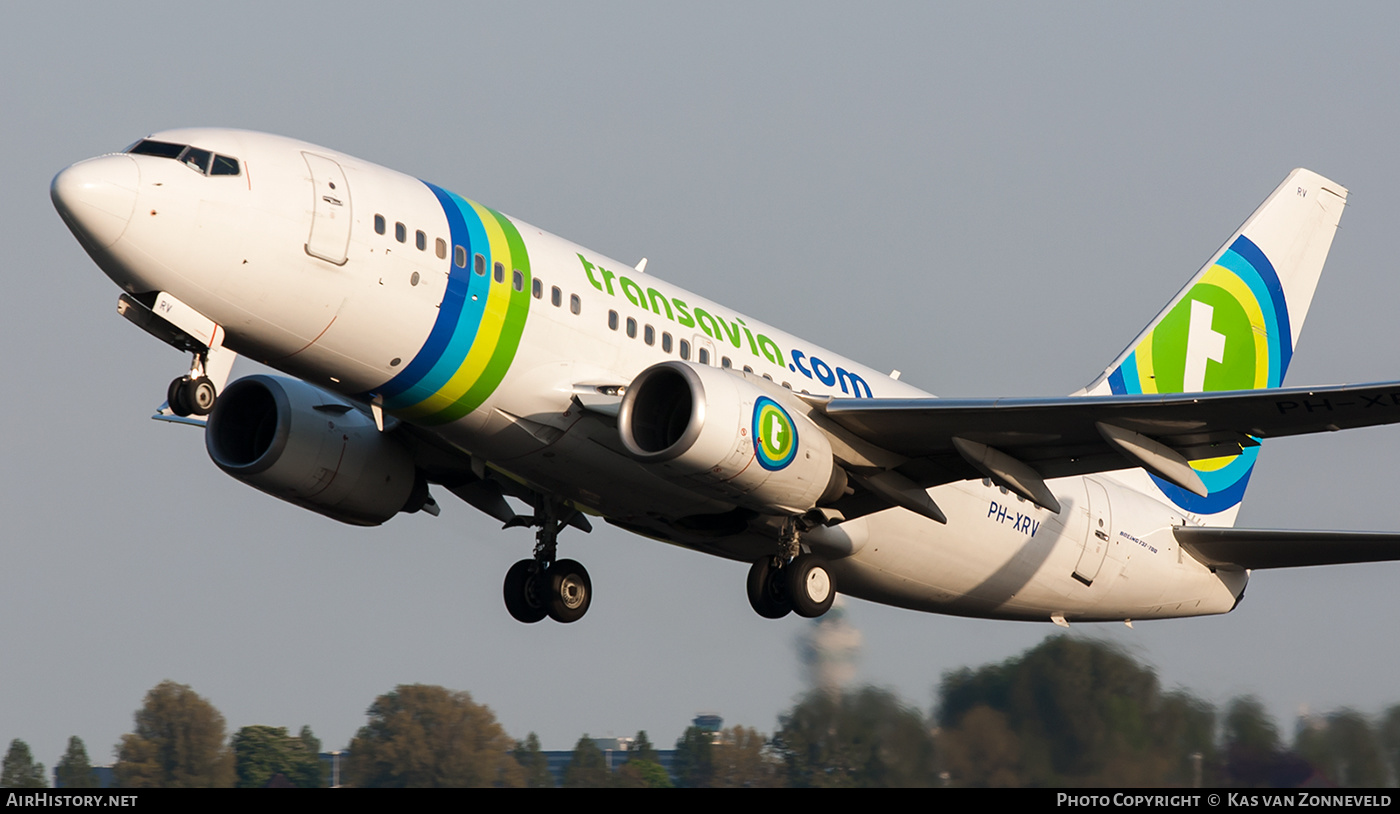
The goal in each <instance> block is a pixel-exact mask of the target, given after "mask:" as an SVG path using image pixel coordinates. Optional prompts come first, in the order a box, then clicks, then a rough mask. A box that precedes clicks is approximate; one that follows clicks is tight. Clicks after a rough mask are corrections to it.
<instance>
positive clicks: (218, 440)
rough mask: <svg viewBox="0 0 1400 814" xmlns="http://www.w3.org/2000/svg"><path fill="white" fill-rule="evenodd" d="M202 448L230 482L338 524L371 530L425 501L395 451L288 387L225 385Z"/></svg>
mask: <svg viewBox="0 0 1400 814" xmlns="http://www.w3.org/2000/svg"><path fill="white" fill-rule="evenodd" d="M204 446H205V448H206V449H208V450H209V457H210V458H212V459H213V461H214V463H215V464H217V465H218V467H219V468H220V469H222V470H224V471H225V472H227V473H228V474H230V475H232V476H233V477H235V478H237V479H238V480H240V481H243V482H244V483H246V484H248V485H249V486H252V487H253V488H255V489H259V490H261V491H263V492H266V493H268V494H269V495H272V496H273V497H276V498H281V499H282V500H285V501H287V502H288V503H294V504H296V505H298V506H301V507H302V508H305V509H310V510H311V511H313V512H318V513H320V514H324V515H325V516H327V517H330V518H333V519H335V520H339V521H341V522H343V523H350V524H353V525H357V526H377V525H379V524H380V523H383V522H384V521H385V520H388V519H389V518H391V517H393V516H394V515H395V514H397V513H399V512H401V511H403V512H414V511H417V510H418V509H420V508H422V507H423V505H424V502H425V501H426V500H427V494H428V493H427V484H426V483H424V482H423V481H422V479H421V478H419V476H418V472H417V469H416V468H415V467H414V465H413V456H412V455H411V454H409V451H408V450H407V449H406V448H405V447H404V446H403V444H400V443H399V442H398V441H396V440H395V439H393V438H391V437H389V436H388V435H386V434H385V433H382V432H379V430H378V429H377V428H376V427H375V425H374V420H373V419H372V418H370V417H369V416H367V415H365V414H364V413H362V412H360V411H359V410H357V409H355V408H354V407H353V406H351V405H350V404H348V403H347V402H345V401H342V400H341V399H340V398H338V397H336V396H334V395H332V394H331V393H328V392H326V391H324V390H321V389H320V388H318V387H314V386H312V385H309V384H307V383H306V382H303V381H298V380H296V379H285V378H282V377H279V376H263V375H256V376H248V377H245V378H242V379H239V380H238V381H236V382H233V383H232V384H230V385H229V386H228V388H227V389H225V390H224V392H223V393H221V394H220V395H219V400H218V401H217V402H216V403H215V405H214V412H213V414H212V415H210V416H209V425H208V428H207V429H206V430H205V433H204Z"/></svg>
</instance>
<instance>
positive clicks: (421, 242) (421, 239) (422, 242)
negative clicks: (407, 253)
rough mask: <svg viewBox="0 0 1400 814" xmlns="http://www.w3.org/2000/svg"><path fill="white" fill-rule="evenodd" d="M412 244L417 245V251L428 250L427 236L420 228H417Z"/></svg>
mask: <svg viewBox="0 0 1400 814" xmlns="http://www.w3.org/2000/svg"><path fill="white" fill-rule="evenodd" d="M414 244H415V245H417V246H418V251H420V252H425V251H427V250H428V236H427V235H425V234H423V230H422V229H419V230H418V232H417V234H415V235H414Z"/></svg>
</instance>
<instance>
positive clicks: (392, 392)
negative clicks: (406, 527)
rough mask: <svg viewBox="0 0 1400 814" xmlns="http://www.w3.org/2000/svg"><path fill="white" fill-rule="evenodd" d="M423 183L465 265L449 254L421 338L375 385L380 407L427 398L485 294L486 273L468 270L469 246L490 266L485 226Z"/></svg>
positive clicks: (472, 325) (453, 363) (457, 359)
mask: <svg viewBox="0 0 1400 814" xmlns="http://www.w3.org/2000/svg"><path fill="white" fill-rule="evenodd" d="M423 183H424V184H426V185H427V187H428V188H429V189H431V190H432V191H433V194H434V195H435V196H437V199H438V202H439V203H440V204H441V205H442V211H443V214H444V215H446V216H447V224H448V230H449V232H450V233H451V236H452V245H453V246H454V247H455V246H462V247H463V248H464V249H465V250H466V253H467V258H466V259H467V265H466V268H458V267H457V264H456V263H455V262H453V258H448V261H447V263H448V267H449V268H450V269H451V271H450V272H449V275H448V278H447V290H446V292H445V293H444V294H443V300H442V305H441V307H440V308H439V310H438V316H437V321H436V322H435V323H434V324H433V329H432V331H431V332H430V333H429V334H428V340H427V342H425V343H424V344H423V347H422V349H421V350H419V351H418V354H417V355H416V356H414V358H413V361H412V362H409V364H408V366H407V367H405V368H404V370H403V372H402V373H400V374H399V375H398V376H395V377H394V378H393V379H392V380H390V381H389V383H388V384H386V385H385V386H384V387H382V388H380V394H381V395H382V396H383V397H384V400H385V407H388V408H390V409H397V408H402V407H409V406H412V405H414V404H417V403H419V402H421V401H423V400H424V399H426V398H428V397H429V396H432V395H433V394H434V393H436V392H437V391H438V390H439V389H440V388H441V387H442V386H443V385H444V384H446V383H447V381H448V380H449V379H451V378H452V374H453V373H455V372H456V371H457V369H458V368H459V367H460V366H461V364H462V360H463V359H465V358H466V356H467V352H468V351H470V350H471V346H472V342H473V341H474V340H475V339H476V333H477V330H478V329H479V328H480V326H481V320H482V316H483V315H484V314H485V312H486V295H487V294H488V293H489V289H490V285H491V276H490V274H489V273H488V274H485V275H477V274H474V273H473V271H472V269H473V267H474V265H475V263H474V262H473V260H474V257H473V255H474V250H479V251H480V253H481V254H482V255H483V256H485V258H486V262H487V266H488V268H489V267H490V246H489V244H488V242H487V240H486V232H485V229H484V228H483V227H482V225H481V221H480V219H479V218H478V217H477V216H476V212H475V211H474V210H473V209H472V207H471V204H469V203H467V202H466V201H464V200H462V199H461V198H459V197H458V196H456V195H454V194H453V193H451V192H448V191H447V190H445V189H443V188H441V187H439V186H436V185H434V184H429V183H428V182H427V181H424V182H423ZM454 251H455V249H454Z"/></svg>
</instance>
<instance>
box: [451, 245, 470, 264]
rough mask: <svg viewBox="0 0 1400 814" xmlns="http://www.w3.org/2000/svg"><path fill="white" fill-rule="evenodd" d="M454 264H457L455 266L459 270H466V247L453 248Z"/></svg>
mask: <svg viewBox="0 0 1400 814" xmlns="http://www.w3.org/2000/svg"><path fill="white" fill-rule="evenodd" d="M452 262H453V263H455V264H456V265H457V268H459V269H464V268H466V267H467V247H466V246H453V247H452Z"/></svg>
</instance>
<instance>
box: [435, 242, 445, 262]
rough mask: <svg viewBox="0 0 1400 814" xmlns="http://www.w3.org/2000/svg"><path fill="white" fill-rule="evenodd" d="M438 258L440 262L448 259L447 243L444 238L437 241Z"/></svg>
mask: <svg viewBox="0 0 1400 814" xmlns="http://www.w3.org/2000/svg"><path fill="white" fill-rule="evenodd" d="M437 256H438V259H439V260H446V259H447V241H446V240H443V239H442V238H438V239H437Z"/></svg>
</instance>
